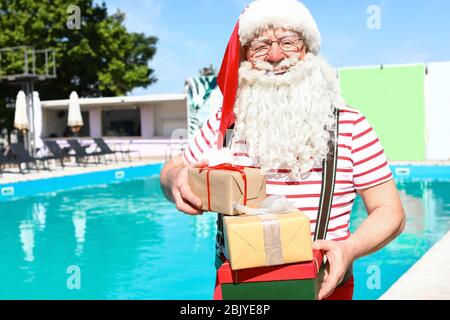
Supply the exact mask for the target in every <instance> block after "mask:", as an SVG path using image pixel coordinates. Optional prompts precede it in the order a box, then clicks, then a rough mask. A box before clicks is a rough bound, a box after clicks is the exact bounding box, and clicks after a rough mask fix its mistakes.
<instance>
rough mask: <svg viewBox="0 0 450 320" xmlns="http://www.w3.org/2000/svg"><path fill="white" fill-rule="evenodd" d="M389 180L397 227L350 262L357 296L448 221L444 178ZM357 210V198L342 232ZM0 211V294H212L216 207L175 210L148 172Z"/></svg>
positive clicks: (366, 294) (386, 283)
mask: <svg viewBox="0 0 450 320" xmlns="http://www.w3.org/2000/svg"><path fill="white" fill-rule="evenodd" d="M398 187H399V190H400V192H401V194H402V199H403V201H404V204H405V207H406V211H407V213H408V224H407V227H406V229H405V232H404V233H403V234H402V235H401V236H400V237H399V238H397V239H396V240H395V241H394V242H392V243H391V244H390V245H389V246H387V247H386V248H385V249H383V250H381V251H379V252H378V253H376V254H373V255H371V256H369V257H365V258H362V259H360V260H358V262H357V263H356V265H355V277H356V292H355V298H357V299H375V298H378V297H379V296H380V295H381V294H382V293H383V292H385V291H386V289H387V288H389V287H390V286H391V285H392V284H393V283H394V282H395V281H396V280H397V279H398V278H399V277H400V276H401V275H402V274H403V273H404V272H405V271H406V270H407V269H408V268H409V267H411V266H412V264H414V263H415V262H416V261H417V260H418V259H419V258H420V257H421V256H422V255H423V254H424V253H425V252H426V251H427V250H428V249H429V248H430V247H431V246H432V245H433V244H434V243H435V242H436V241H437V240H439V239H440V238H441V237H442V236H443V235H444V234H445V233H446V232H447V231H448V230H449V228H450V193H449V192H448V190H450V182H437V181H436V182H433V181H429V182H423V181H422V182H398ZM365 215H366V213H365V209H364V204H363V203H362V201H361V199H359V198H358V199H357V201H356V203H355V207H354V211H353V218H352V230H355V228H356V227H357V226H358V225H359V224H360V223H361V221H362V220H363V219H364V216H365ZM0 217H1V219H2V221H1V222H0V243H1V249H0V299H210V298H211V296H212V292H213V286H214V278H215V269H214V263H213V261H214V259H213V257H214V241H215V219H216V215H215V214H212V213H206V214H204V215H203V216H200V217H191V216H186V215H184V214H181V213H178V212H177V211H176V209H175V207H174V205H172V204H171V203H169V202H167V201H166V200H165V199H164V197H163V195H162V193H161V191H160V186H159V178H158V177H157V176H153V177H150V178H145V179H138V180H132V181H126V182H121V183H114V184H107V185H101V186H95V187H90V188H83V189H78V190H70V191H61V192H55V193H48V194H44V195H39V196H30V197H26V198H21V199H16V200H12V201H4V202H0ZM374 272H379V274H380V282H379V283H378V284H379V286H378V285H377V283H376V282H375V285H374V282H371V280H370V279H373V278H370V277H371V276H372V275H373V274H374ZM368 282H369V283H368Z"/></svg>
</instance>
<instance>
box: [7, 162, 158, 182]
mask: <svg viewBox="0 0 450 320" xmlns="http://www.w3.org/2000/svg"><path fill="white" fill-rule="evenodd" d="M161 162H164V159H163V158H157V157H156V158H145V159H142V160H132V161H131V162H129V161H119V162H117V163H115V162H112V163H107V164H104V163H103V164H88V165H87V166H86V167H84V166H82V165H81V166H78V165H76V164H75V163H67V164H66V165H65V167H64V169H62V168H61V166H60V165H56V166H53V167H52V166H51V167H50V169H51V171H48V170H43V169H40V170H39V172H38V171H36V170H31V171H30V172H27V173H25V174H21V173H20V172H19V170H18V169H17V168H6V169H4V171H5V172H4V173H3V174H2V175H1V176H0V184H8V183H16V182H22V181H32V180H38V179H48V178H56V177H62V176H70V175H76V174H81V173H89V172H96V171H103V170H112V169H120V168H125V167H135V166H143V165H147V164H153V163H161Z"/></svg>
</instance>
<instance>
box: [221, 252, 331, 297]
mask: <svg viewBox="0 0 450 320" xmlns="http://www.w3.org/2000/svg"><path fill="white" fill-rule="evenodd" d="M322 263H323V253H322V252H321V251H320V250H314V251H313V261H310V262H303V263H294V264H288V265H282V266H272V267H259V268H251V269H243V270H232V269H231V267H230V264H229V263H228V261H226V262H224V263H223V264H222V266H221V267H220V268H219V269H218V270H217V284H216V290H215V293H214V299H217V300H220V299H222V298H223V299H224V300H228V299H233V300H236V299H256V300H258V299H261V300H263V299H269V300H274V299H303V298H304V299H316V298H317V293H318V289H319V288H320V285H321V281H322V274H321V270H322V269H323V268H321V267H322Z"/></svg>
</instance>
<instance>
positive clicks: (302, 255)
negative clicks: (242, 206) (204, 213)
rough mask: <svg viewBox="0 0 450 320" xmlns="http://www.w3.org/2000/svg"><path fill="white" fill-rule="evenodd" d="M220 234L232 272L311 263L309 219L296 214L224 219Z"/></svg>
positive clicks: (297, 212)
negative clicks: (222, 235)
mask: <svg viewBox="0 0 450 320" xmlns="http://www.w3.org/2000/svg"><path fill="white" fill-rule="evenodd" d="M224 234H225V248H226V252H227V258H228V259H229V261H230V264H231V268H232V269H233V270H241V269H247V268H255V267H263V266H275V265H282V264H289V263H294V262H304V261H311V260H312V259H313V256H312V240H311V226H310V222H309V218H308V217H307V216H305V215H304V214H303V213H302V212H300V211H298V210H295V211H291V212H289V213H279V214H264V215H243V216H238V217H224Z"/></svg>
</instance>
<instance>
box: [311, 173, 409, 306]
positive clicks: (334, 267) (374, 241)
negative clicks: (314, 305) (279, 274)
mask: <svg viewBox="0 0 450 320" xmlns="http://www.w3.org/2000/svg"><path fill="white" fill-rule="evenodd" d="M358 192H359V194H360V195H361V197H362V199H363V200H364V203H365V205H366V209H367V212H368V215H369V216H368V218H367V219H366V220H364V222H363V223H362V225H361V226H360V227H359V228H358V230H357V231H356V232H355V233H354V234H352V235H351V236H350V238H349V239H347V240H345V241H342V242H334V241H325V240H319V241H316V242H315V243H314V248H315V249H321V250H323V251H324V252H325V253H326V256H327V259H328V262H329V264H328V266H329V270H327V271H326V273H325V277H324V282H323V285H322V288H321V290H320V292H319V299H323V298H326V297H328V296H329V295H331V294H332V293H333V291H334V290H335V289H336V287H337V285H338V284H339V283H340V282H341V281H342V279H343V277H344V275H345V272H346V270H347V269H348V268H349V267H350V265H351V264H352V263H353V261H354V260H356V259H358V258H360V257H363V256H365V255H368V254H371V253H373V252H375V251H377V250H380V249H381V248H383V247H384V246H385V245H387V244H388V243H389V242H390V241H392V240H393V239H395V238H396V237H397V236H398V235H399V234H400V233H401V232H402V231H403V229H404V227H405V222H406V219H405V212H404V210H403V206H402V204H401V201H400V197H399V194H398V190H397V187H396V185H395V182H394V180H390V181H388V182H385V183H382V184H380V185H378V186H374V187H372V188H368V189H365V190H359V191H358Z"/></svg>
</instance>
